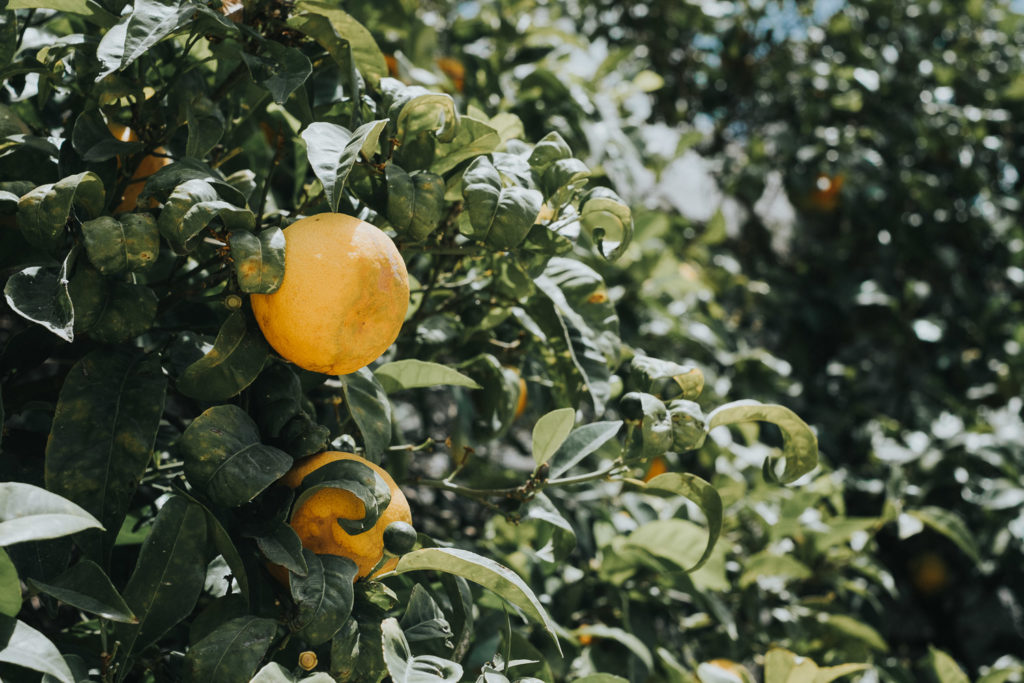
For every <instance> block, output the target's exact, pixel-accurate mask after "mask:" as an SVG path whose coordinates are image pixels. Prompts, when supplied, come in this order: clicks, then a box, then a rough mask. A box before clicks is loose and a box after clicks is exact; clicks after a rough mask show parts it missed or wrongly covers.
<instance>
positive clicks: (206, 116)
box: [185, 60, 308, 159]
mask: <svg viewBox="0 0 1024 683" xmlns="http://www.w3.org/2000/svg"><path fill="white" fill-rule="evenodd" d="M307 64H308V60H307ZM186 111H187V115H188V142H187V144H186V145H185V156H187V157H192V158H195V159H201V158H203V157H204V156H205V155H206V154H208V153H209V152H210V150H211V149H213V148H214V147H215V146H216V145H217V143H218V142H220V139H221V137H222V136H223V135H224V115H223V114H222V113H221V111H220V109H219V108H218V107H217V105H216V104H215V103H214V102H213V101H212V100H210V98H208V97H204V96H200V97H197V98H195V99H193V100H190V101H189V102H188V106H187V108H186Z"/></svg>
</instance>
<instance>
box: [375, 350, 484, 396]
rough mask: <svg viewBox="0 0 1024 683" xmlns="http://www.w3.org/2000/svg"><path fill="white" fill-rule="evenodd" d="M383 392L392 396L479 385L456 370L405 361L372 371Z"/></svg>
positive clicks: (424, 362)
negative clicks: (419, 390) (418, 390)
mask: <svg viewBox="0 0 1024 683" xmlns="http://www.w3.org/2000/svg"><path fill="white" fill-rule="evenodd" d="M373 376H374V377H376V378H377V381H378V382H380V385H381V387H383V389H384V391H386V392H387V393H389V394H393V393H395V392H396V391H401V390H403V389H416V388H420V387H436V386H439V385H442V384H444V385H448V386H456V387H467V388H469V389H479V388H480V385H479V384H477V383H476V382H474V381H473V380H472V379H470V378H469V377H466V376H465V375H463V374H462V373H461V372H459V371H458V370H455V369H453V368H450V367H448V366H447V365H441V364H440V363H430V362H428V361H422V360H415V359H412V358H410V359H407V360H396V361H394V362H391V363H385V364H384V365H381V366H380V367H378V368H377V369H376V370H374V371H373Z"/></svg>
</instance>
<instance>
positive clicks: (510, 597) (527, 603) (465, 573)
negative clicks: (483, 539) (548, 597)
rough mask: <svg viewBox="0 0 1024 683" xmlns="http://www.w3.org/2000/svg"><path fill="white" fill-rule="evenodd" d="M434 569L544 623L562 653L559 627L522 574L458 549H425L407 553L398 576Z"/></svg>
mask: <svg viewBox="0 0 1024 683" xmlns="http://www.w3.org/2000/svg"><path fill="white" fill-rule="evenodd" d="M423 569H430V570H435V571H440V572H447V573H449V574H455V575H456V576H461V577H463V578H464V579H468V580H470V581H472V582H474V583H478V584H480V585H481V586H483V587H484V588H487V589H489V590H491V591H494V592H495V593H496V594H498V595H499V596H501V597H502V598H504V599H505V600H507V601H508V602H510V603H512V604H513V605H515V606H516V607H518V608H519V609H521V610H523V612H524V613H525V614H526V615H527V616H528V617H530V618H531V619H533V620H534V621H536V622H537V623H539V624H541V625H542V626H543V627H544V629H545V630H546V631H547V632H548V633H549V634H550V635H551V637H552V639H554V641H555V645H556V647H557V648H558V651H559V653H561V651H562V646H561V644H560V643H559V642H558V636H557V635H555V625H554V623H553V622H552V621H551V618H550V617H549V616H548V614H547V612H546V611H544V607H543V606H541V604H540V601H539V600H538V599H537V596H536V595H534V593H533V591H532V590H530V587H529V586H528V585H526V583H525V582H524V581H523V580H522V579H521V578H519V575H518V574H516V573H515V572H513V571H512V570H511V569H509V568H508V567H504V566H502V565H500V564H498V563H497V562H495V561H494V560H491V559H488V558H486V557H481V556H480V555H477V554H476V553H471V552H469V551H468V550H460V549H457V548H421V549H419V550H414V551H412V552H411V553H407V554H405V555H403V556H402V557H401V559H399V560H398V566H397V567H395V573H396V574H404V573H406V572H412V571H418V570H423Z"/></svg>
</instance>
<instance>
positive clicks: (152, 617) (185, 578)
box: [115, 496, 207, 655]
mask: <svg viewBox="0 0 1024 683" xmlns="http://www.w3.org/2000/svg"><path fill="white" fill-rule="evenodd" d="M206 540H207V539H206V515H205V513H204V512H203V509H202V508H201V507H200V506H198V505H195V504H193V503H190V502H188V501H187V500H185V499H184V498H182V497H180V496H173V497H172V498H170V500H168V501H167V502H166V503H165V504H164V506H163V507H162V508H160V512H159V513H158V514H157V516H156V522H155V524H154V525H153V531H152V532H151V533H150V535H149V538H147V539H146V542H145V543H143V544H142V550H141V551H140V552H139V559H138V562H137V563H136V565H135V571H134V572H132V575H131V578H130V579H128V585H127V586H126V587H125V589H124V599H125V602H127V603H128V606H129V607H131V609H132V611H133V612H134V613H135V614H136V615H137V616H138V617H139V624H138V626H126V625H118V626H117V628H116V629H115V634H116V635H117V637H118V638H119V639H120V640H121V641H122V643H123V647H124V649H125V651H126V655H128V654H131V653H132V652H136V651H138V650H141V649H142V648H144V647H145V646H147V645H148V644H150V643H152V642H153V641H155V640H156V639H157V638H159V637H160V636H162V635H163V634H164V633H166V632H167V631H168V630H169V629H170V628H171V627H173V626H174V625H175V624H177V623H178V622H179V621H181V620H182V619H184V618H185V617H187V616H188V615H189V614H190V613H191V612H192V608H193V607H195V604H196V600H197V599H198V598H199V594H200V593H201V592H202V590H203V584H204V582H205V580H206V556H207V548H206Z"/></svg>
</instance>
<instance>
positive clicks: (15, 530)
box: [0, 481, 102, 546]
mask: <svg viewBox="0 0 1024 683" xmlns="http://www.w3.org/2000/svg"><path fill="white" fill-rule="evenodd" d="M100 528H102V525H101V524H100V522H99V520H97V519H96V518H95V517H93V516H92V515H90V514H89V513H88V512H86V511H85V510H83V509H82V508H81V507H79V506H78V505H75V504H74V503H72V502H71V501H69V500H67V499H66V498H63V497H61V496H59V495H57V494H56V493H51V492H50V491H47V490H46V489H41V488H39V487H38V486H33V485H31V484H23V483H21V482H16V481H10V482H0V546H7V545H14V544H15V543H24V542H25V541H40V540H43V539H47V538H58V537H60V536H67V535H69V534H75V533H78V532H79V531H83V530H85V529H100Z"/></svg>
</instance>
